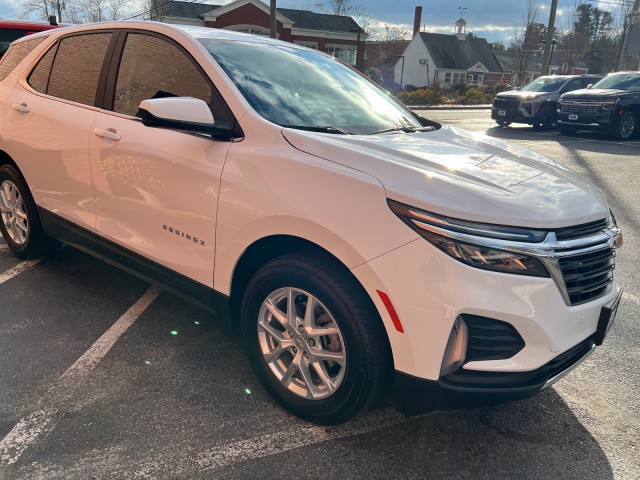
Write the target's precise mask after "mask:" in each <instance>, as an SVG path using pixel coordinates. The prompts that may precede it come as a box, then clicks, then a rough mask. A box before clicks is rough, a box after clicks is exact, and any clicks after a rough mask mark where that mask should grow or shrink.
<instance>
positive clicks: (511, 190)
mask: <svg viewBox="0 0 640 480" xmlns="http://www.w3.org/2000/svg"><path fill="white" fill-rule="evenodd" d="M282 133H283V135H284V137H285V139H286V140H287V141H288V142H289V143H290V144H291V145H292V146H293V147H294V148H296V149H298V150H301V151H303V152H306V153H309V154H311V155H314V156H317V157H320V158H323V159H325V160H329V161H332V162H335V163H338V164H341V165H344V166H347V167H350V168H353V169H356V170H359V171H362V172H365V173H368V174H370V175H372V176H374V177H375V178H377V179H378V181H380V183H382V185H383V187H384V188H385V191H386V194H387V197H388V198H390V199H393V200H396V201H399V202H402V203H405V204H409V205H411V206H414V207H417V208H422V209H424V210H427V211H430V212H434V213H439V214H442V215H447V216H450V217H455V218H459V219H466V220H472V221H478V222H486V223H497V224H502V225H511V226H524V227H529V228H541V229H545V228H559V227H566V226H570V225H578V224H581V223H587V222H590V221H594V220H598V219H602V218H605V217H607V216H608V213H609V209H608V207H607V203H606V200H605V199H604V197H603V195H602V194H601V193H600V191H599V190H598V189H597V188H595V187H594V186H592V185H591V184H590V183H589V182H587V181H586V180H584V179H583V178H581V177H580V176H578V175H576V174H574V173H572V172H570V171H568V170H567V169H565V168H564V167H562V166H561V165H559V164H557V163H555V162H553V161H551V160H549V159H547V158H546V157H543V156H541V155H538V154H536V153H534V152H531V151H529V150H526V149H523V148H520V147H517V146H515V145H511V144H509V143H507V142H503V141H501V140H498V139H493V138H490V137H487V136H486V135H481V134H475V133H470V132H467V131H464V130H460V129H457V128H453V127H442V128H441V129H439V130H437V131H432V132H421V133H397V134H396V133H392V134H378V135H331V134H324V133H316V132H307V131H302V130H293V129H283V131H282Z"/></svg>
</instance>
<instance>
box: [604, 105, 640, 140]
mask: <svg viewBox="0 0 640 480" xmlns="http://www.w3.org/2000/svg"><path fill="white" fill-rule="evenodd" d="M636 133H638V119H637V118H636V116H635V115H634V114H633V113H632V112H626V113H625V114H623V115H621V116H620V117H619V118H618V121H617V122H616V124H615V126H614V128H613V130H612V131H611V136H612V137H613V138H615V139H616V140H629V139H630V138H633V137H634V136H635V135H636Z"/></svg>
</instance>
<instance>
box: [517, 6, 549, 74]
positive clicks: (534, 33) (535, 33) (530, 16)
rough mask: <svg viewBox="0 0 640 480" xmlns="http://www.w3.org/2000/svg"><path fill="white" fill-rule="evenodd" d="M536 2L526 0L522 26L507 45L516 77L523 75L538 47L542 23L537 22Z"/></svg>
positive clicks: (542, 27)
mask: <svg viewBox="0 0 640 480" xmlns="http://www.w3.org/2000/svg"><path fill="white" fill-rule="evenodd" d="M537 17H538V4H537V3H536V0H527V4H526V11H525V16H524V18H523V22H524V25H523V27H522V28H521V29H520V30H518V31H516V32H515V34H514V40H513V42H512V43H511V45H510V46H509V52H510V53H511V59H512V62H513V69H514V71H515V73H517V74H518V77H523V76H524V75H523V74H524V73H525V72H526V71H527V67H528V65H529V63H530V62H531V59H532V58H533V56H534V55H535V54H536V52H537V51H538V50H539V48H540V36H541V34H543V33H544V30H545V27H544V24H541V23H538V22H537Z"/></svg>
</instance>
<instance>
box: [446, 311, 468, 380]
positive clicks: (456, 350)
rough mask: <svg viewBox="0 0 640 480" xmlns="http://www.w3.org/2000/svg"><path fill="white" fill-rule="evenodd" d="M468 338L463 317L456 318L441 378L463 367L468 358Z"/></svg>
mask: <svg viewBox="0 0 640 480" xmlns="http://www.w3.org/2000/svg"><path fill="white" fill-rule="evenodd" d="M468 337H469V334H468V330H467V324H466V323H465V322H464V320H463V319H462V317H458V318H456V321H455V322H454V323H453V328H452V329H451V334H450V335H449V341H448V342H447V348H446V349H445V351H444V358H443V359H442V367H441V368H440V376H444V375H448V374H450V373H451V372H455V371H456V370H457V369H458V368H460V367H461V366H462V364H463V363H464V361H465V358H466V353H467V339H468Z"/></svg>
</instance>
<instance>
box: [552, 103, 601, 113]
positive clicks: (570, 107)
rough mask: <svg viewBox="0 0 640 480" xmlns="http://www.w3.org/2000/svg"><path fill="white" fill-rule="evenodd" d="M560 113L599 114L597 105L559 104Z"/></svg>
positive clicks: (599, 105) (599, 108) (599, 106)
mask: <svg viewBox="0 0 640 480" xmlns="http://www.w3.org/2000/svg"><path fill="white" fill-rule="evenodd" d="M560 111H561V112H566V113H600V112H601V111H602V106H601V104H599V103H595V104H594V103H560Z"/></svg>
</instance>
